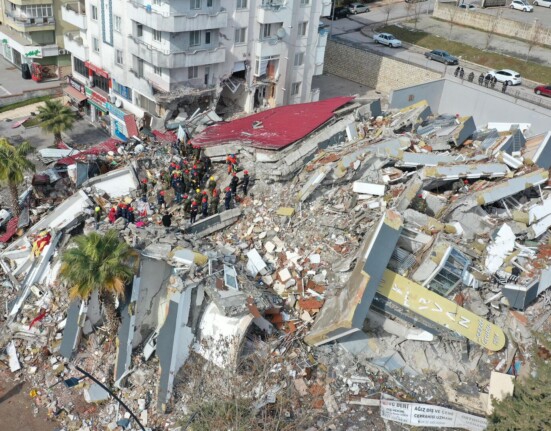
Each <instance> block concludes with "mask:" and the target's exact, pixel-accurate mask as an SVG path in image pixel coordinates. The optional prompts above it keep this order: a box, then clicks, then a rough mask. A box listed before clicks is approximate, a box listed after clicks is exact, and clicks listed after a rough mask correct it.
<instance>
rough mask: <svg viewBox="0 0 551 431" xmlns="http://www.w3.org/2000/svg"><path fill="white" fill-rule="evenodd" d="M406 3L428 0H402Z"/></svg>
mask: <svg viewBox="0 0 551 431" xmlns="http://www.w3.org/2000/svg"><path fill="white" fill-rule="evenodd" d="M404 1H405V2H406V3H421V2H424V1H428V0H404Z"/></svg>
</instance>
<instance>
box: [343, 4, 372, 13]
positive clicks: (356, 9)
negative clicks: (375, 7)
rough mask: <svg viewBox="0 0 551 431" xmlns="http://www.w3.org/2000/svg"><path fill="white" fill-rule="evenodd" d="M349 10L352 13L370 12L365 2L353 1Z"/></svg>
mask: <svg viewBox="0 0 551 431" xmlns="http://www.w3.org/2000/svg"><path fill="white" fill-rule="evenodd" d="M348 10H349V11H350V13H352V14H354V15H356V14H358V13H364V12H369V7H368V6H367V5H366V4H363V3H351V4H350V5H348Z"/></svg>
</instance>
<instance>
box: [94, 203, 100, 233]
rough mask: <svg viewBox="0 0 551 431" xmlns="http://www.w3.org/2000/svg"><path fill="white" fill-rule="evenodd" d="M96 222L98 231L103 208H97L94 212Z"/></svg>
mask: <svg viewBox="0 0 551 431" xmlns="http://www.w3.org/2000/svg"><path fill="white" fill-rule="evenodd" d="M94 220H95V221H96V230H98V227H99V224H100V222H101V208H100V207H96V208H95V210H94Z"/></svg>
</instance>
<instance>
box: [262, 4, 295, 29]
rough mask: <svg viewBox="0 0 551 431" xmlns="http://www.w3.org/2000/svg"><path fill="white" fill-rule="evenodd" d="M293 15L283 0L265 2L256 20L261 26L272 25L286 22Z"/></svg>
mask: <svg viewBox="0 0 551 431" xmlns="http://www.w3.org/2000/svg"><path fill="white" fill-rule="evenodd" d="M290 13H292V10H291V9H288V8H287V6H286V3H285V2H283V1H281V0H264V1H263V2H262V3H261V4H260V5H259V6H258V11H257V12H256V20H257V21H258V22H259V23H260V24H272V23H276V22H283V21H285V17H286V16H287V15H288V14H290Z"/></svg>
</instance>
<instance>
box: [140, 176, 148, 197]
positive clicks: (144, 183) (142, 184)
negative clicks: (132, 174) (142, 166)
mask: <svg viewBox="0 0 551 431" xmlns="http://www.w3.org/2000/svg"><path fill="white" fill-rule="evenodd" d="M140 188H141V190H142V193H143V194H144V195H146V194H147V178H144V179H143V180H142V181H141V183H140Z"/></svg>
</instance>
